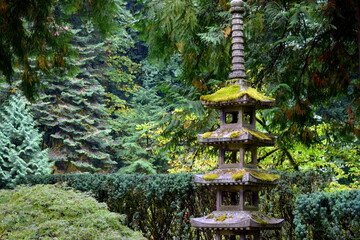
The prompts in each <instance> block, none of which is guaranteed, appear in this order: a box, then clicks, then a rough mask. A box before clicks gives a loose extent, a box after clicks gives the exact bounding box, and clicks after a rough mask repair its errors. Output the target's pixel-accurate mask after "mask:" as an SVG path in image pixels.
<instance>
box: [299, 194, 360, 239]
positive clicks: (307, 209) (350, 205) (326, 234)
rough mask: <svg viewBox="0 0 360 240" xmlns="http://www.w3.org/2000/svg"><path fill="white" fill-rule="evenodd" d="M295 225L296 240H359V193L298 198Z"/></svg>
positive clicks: (308, 195) (309, 195)
mask: <svg viewBox="0 0 360 240" xmlns="http://www.w3.org/2000/svg"><path fill="white" fill-rule="evenodd" d="M294 222H295V224H296V234H297V236H298V239H304V240H307V239H313V240H325V239H334V240H355V239H360V231H359V229H360V191H359V190H345V191H337V192H332V193H324V192H315V193H311V194H304V195H301V196H300V197H299V198H298V199H297V200H296V211H295V220H294Z"/></svg>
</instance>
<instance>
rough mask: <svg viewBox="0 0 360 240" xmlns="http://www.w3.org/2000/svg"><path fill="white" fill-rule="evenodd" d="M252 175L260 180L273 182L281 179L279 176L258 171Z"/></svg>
mask: <svg viewBox="0 0 360 240" xmlns="http://www.w3.org/2000/svg"><path fill="white" fill-rule="evenodd" d="M250 174H251V175H252V176H254V177H256V178H258V179H261V180H265V181H269V182H273V181H275V180H276V179H280V175H278V174H270V173H262V172H257V171H251V172H250Z"/></svg>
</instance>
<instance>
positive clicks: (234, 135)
mask: <svg viewBox="0 0 360 240" xmlns="http://www.w3.org/2000/svg"><path fill="white" fill-rule="evenodd" d="M243 133H244V132H240V131H235V132H232V133H231V134H230V138H237V137H239V136H240V135H241V134H243Z"/></svg>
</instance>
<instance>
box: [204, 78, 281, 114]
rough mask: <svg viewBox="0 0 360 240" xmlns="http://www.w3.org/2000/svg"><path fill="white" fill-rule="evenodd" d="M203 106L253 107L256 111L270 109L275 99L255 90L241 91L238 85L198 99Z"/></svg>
mask: <svg viewBox="0 0 360 240" xmlns="http://www.w3.org/2000/svg"><path fill="white" fill-rule="evenodd" d="M200 100H201V101H202V103H203V105H204V106H205V107H210V108H221V107H224V106H255V107H256V108H258V109H265V108H271V107H273V106H274V102H275V99H274V98H270V97H267V96H265V95H263V94H261V93H259V92H258V91H257V90H256V89H255V88H251V87H249V88H247V89H241V86H240V85H238V84H230V85H228V86H226V87H224V88H221V89H220V90H218V91H216V92H215V93H213V94H210V95H203V96H201V97H200Z"/></svg>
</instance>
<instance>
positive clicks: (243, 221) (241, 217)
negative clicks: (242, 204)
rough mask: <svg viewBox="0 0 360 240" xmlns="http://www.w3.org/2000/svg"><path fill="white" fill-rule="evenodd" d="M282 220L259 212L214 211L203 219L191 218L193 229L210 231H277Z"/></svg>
mask: <svg viewBox="0 0 360 240" xmlns="http://www.w3.org/2000/svg"><path fill="white" fill-rule="evenodd" d="M282 222H283V219H276V218H272V217H269V216H266V215H265V214H262V213H260V212H250V211H214V212H212V213H210V214H209V215H207V216H205V217H200V218H192V219H191V225H192V226H193V227H195V228H201V229H212V230H234V231H236V230H255V229H279V228H281V223H282Z"/></svg>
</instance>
